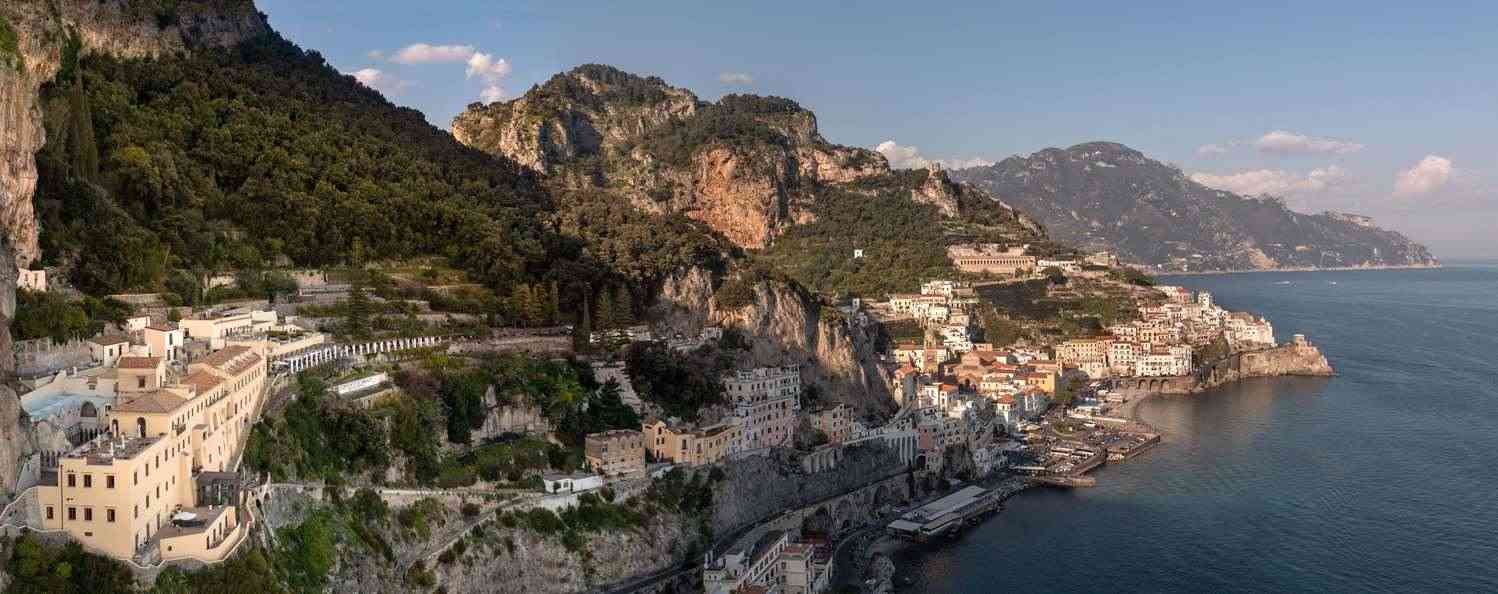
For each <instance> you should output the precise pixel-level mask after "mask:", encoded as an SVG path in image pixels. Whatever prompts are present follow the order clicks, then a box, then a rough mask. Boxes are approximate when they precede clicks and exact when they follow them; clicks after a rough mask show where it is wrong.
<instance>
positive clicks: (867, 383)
mask: <svg viewBox="0 0 1498 594" xmlns="http://www.w3.org/2000/svg"><path fill="white" fill-rule="evenodd" d="M656 308H657V310H656V313H657V314H658V315H660V316H661V319H663V320H665V321H666V322H667V323H668V324H670V325H674V326H676V327H679V328H682V329H684V330H688V331H695V330H696V329H698V328H701V327H702V326H703V325H716V326H720V327H723V328H736V329H738V330H739V331H741V332H743V333H744V334H745V335H746V336H748V337H749V338H751V339H752V343H753V348H752V359H753V364H755V365H758V366H774V365H797V366H800V367H801V369H802V381H804V382H806V383H808V384H814V385H816V386H817V387H819V388H820V389H821V390H822V394H823V396H824V397H825V398H828V399H830V400H832V401H837V402H846V403H848V404H849V405H851V406H853V407H855V408H857V409H859V410H860V411H862V412H865V413H888V412H890V411H892V410H893V409H894V407H895V404H894V399H893V396H892V395H891V394H890V391H889V384H888V382H887V380H886V378H888V377H889V373H888V370H886V369H884V368H883V367H882V364H881V363H880V361H879V357H878V353H877V352H876V350H875V346H876V340H877V338H878V333H879V329H878V326H877V324H876V323H875V322H867V323H859V322H858V321H856V320H847V319H844V318H843V316H842V312H839V311H837V310H835V309H833V308H830V307H823V306H821V305H820V304H819V303H817V302H816V301H815V300H814V299H812V298H811V297H810V296H808V295H805V294H803V293H801V292H799V291H797V290H795V289H794V288H793V287H791V286H790V285H788V284H786V283H784V282H781V281H775V280H765V281H761V282H759V283H758V284H757V285H756V286H755V287H754V301H753V302H752V303H750V304H748V305H745V306H743V307H740V308H734V309H730V308H724V307H719V306H718V304H717V303H716V300H714V299H713V287H712V279H711V275H710V274H708V273H707V272H706V271H704V270H702V269H700V268H697V269H692V270H689V271H685V272H683V273H681V274H678V275H676V276H673V277H671V278H669V279H667V280H666V281H665V282H664V283H663V284H662V289H661V294H660V299H659V301H658V303H657V305H656Z"/></svg>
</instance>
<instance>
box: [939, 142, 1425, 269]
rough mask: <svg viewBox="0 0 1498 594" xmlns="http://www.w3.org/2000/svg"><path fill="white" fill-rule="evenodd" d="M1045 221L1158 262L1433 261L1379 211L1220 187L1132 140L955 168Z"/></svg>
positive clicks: (1055, 231)
mask: <svg viewBox="0 0 1498 594" xmlns="http://www.w3.org/2000/svg"><path fill="white" fill-rule="evenodd" d="M951 176H952V178H953V179H955V180H957V181H961V182H966V183H970V184H972V185H974V186H977V187H979V188H981V189H983V190H986V191H987V192H988V193H990V194H992V195H993V196H994V197H996V198H998V199H999V200H1002V201H1004V202H1005V203H1006V204H1009V205H1012V206H1014V207H1015V208H1017V209H1019V210H1021V211H1022V212H1024V213H1026V214H1028V215H1030V216H1031V217H1033V218H1034V219H1036V220H1038V221H1039V222H1040V223H1041V224H1043V225H1045V227H1046V229H1047V232H1048V234H1049V235H1050V237H1051V238H1052V239H1054V240H1056V241H1061V242H1065V243H1071V244H1074V245H1077V246H1079V247H1083V248H1087V249H1093V250H1112V251H1114V252H1116V253H1117V254H1118V255H1119V257H1120V258H1122V259H1124V260H1125V261H1129V262H1134V263H1138V264H1144V265H1148V266H1150V267H1153V268H1156V269H1160V270H1190V271H1197V270H1202V271H1206V270H1270V269H1277V268H1332V267H1380V266H1432V265H1437V264H1439V262H1438V261H1437V260H1436V259H1435V257H1434V256H1432V255H1431V254H1430V251H1429V250H1427V249H1426V248H1425V246H1423V245H1420V244H1418V243H1415V242H1414V241H1411V240H1410V239H1409V238H1407V237H1405V236H1404V235H1401V234H1399V233H1398V232H1395V231H1390V230H1386V229H1382V228H1379V227H1378V226H1376V225H1375V224H1374V222H1373V219H1371V218H1369V217H1366V216H1361V215H1355V214H1346V213H1337V212H1323V213H1320V214H1314V215H1308V214H1302V213H1297V212H1294V211H1292V210H1290V209H1289V208H1287V207H1286V206H1285V203H1284V202H1283V201H1281V200H1280V199H1278V198H1273V197H1246V196H1239V195H1237V194H1234V193H1232V192H1226V191H1222V190H1216V189H1212V188H1209V187H1206V186H1203V185H1201V184H1199V183H1196V182H1194V181H1192V180H1191V179H1189V178H1188V177H1186V175H1185V174H1184V173H1183V172H1181V170H1180V169H1177V168H1175V167H1172V166H1170V165H1167V164H1165V163H1161V162H1159V161H1156V160H1154V159H1151V158H1149V157H1147V156H1145V155H1144V154H1143V153H1141V152H1139V151H1137V150H1134V149H1131V148H1129V147H1127V146H1124V145H1121V144H1117V143H1112V142H1089V143H1084V144H1079V145H1076V146H1073V147H1071V148H1067V149H1057V148H1048V149H1045V150H1042V151H1039V152H1036V153H1034V154H1031V155H1030V156H1028V157H1019V156H1016V157H1010V158H1008V159H1005V160H1003V161H1000V162H998V163H995V164H993V165H990V166H986V167H973V168H969V169H962V170H957V171H953V172H951Z"/></svg>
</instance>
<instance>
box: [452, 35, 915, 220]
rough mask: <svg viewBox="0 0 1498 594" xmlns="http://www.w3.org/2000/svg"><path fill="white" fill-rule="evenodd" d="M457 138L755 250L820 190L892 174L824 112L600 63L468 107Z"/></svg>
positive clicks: (801, 214) (799, 215)
mask: <svg viewBox="0 0 1498 594" xmlns="http://www.w3.org/2000/svg"><path fill="white" fill-rule="evenodd" d="M453 136H454V137H455V138H457V139H458V141H459V142H462V143H464V144H467V145H469V146H473V147H476V148H479V149H481V150H484V151H487V152H489V153H492V154H497V155H504V156H507V157H510V158H511V159H514V160H515V161H518V162H520V163H522V164H524V165H526V166H529V167H531V168H533V169H536V170H538V171H541V172H544V173H547V174H549V175H551V177H552V179H554V180H556V181H557V182H559V183H561V184H563V185H565V186H569V187H574V188H575V187H601V188H607V189H610V190H613V191H615V192H617V193H618V194H619V195H620V196H621V197H623V198H625V199H627V200H629V201H630V202H631V203H633V204H634V205H635V206H636V207H638V208H640V209H642V210H645V211H648V212H656V213H682V214H685V215H686V216H688V217H691V218H693V219H695V220H698V221H701V222H703V223H706V224H707V225H709V226H711V227H712V228H713V229H715V230H717V231H718V232H720V233H722V234H723V235H724V236H725V237H727V238H728V239H730V240H732V241H733V242H734V243H735V244H738V245H740V246H743V247H751V248H761V247H765V246H766V245H768V244H769V243H770V242H771V241H772V240H773V239H774V237H775V236H776V235H777V234H778V233H779V232H780V231H781V230H783V229H784V228H785V227H787V226H789V225H794V224H799V223H805V222H808V221H810V220H813V219H814V215H812V213H811V211H810V209H809V207H808V205H809V204H810V203H811V202H812V201H814V200H815V196H816V192H817V189H818V188H819V187H820V186H822V185H824V184H838V183H848V182H853V181H856V180H859V179H863V178H866V177H870V176H877V175H880V174H883V173H887V172H888V171H889V167H888V164H887V163H886V162H885V160H884V158H883V157H881V156H879V155H878V154H877V153H874V152H872V151H868V150H864V149H858V148H851V147H845V146H837V145H833V144H831V143H828V142H827V141H826V140H824V139H823V138H822V136H821V135H820V134H819V133H818V131H817V122H816V116H815V115H813V114H812V113H811V112H810V111H807V110H805V109H802V108H801V107H800V106H799V105H796V104H795V103H794V102H791V101H788V100H785V99H778V98H764V97H752V96H740V95H730V96H728V97H725V98H724V99H723V100H721V101H719V102H718V103H708V102H703V101H700V100H699V99H698V98H697V97H696V95H693V94H692V93H691V91H688V90H686V89H681V88H677V87H672V86H669V85H667V84H666V83H665V82H664V81H661V80H660V79H659V78H655V77H650V78H644V77H639V76H635V75H632V74H628V73H624V72H621V71H619V70H616V69H614V68H610V67H607V66H598V65H587V66H581V67H578V68H576V69H574V70H572V71H570V72H567V73H564V74H559V75H557V76H555V77H553V78H552V79H551V80H550V81H547V82H546V84H544V85H541V86H538V87H536V88H534V89H532V90H531V91H530V92H528V93H526V94H525V95H524V96H523V97H520V98H518V99H515V100H513V101H509V102H503V103H491V104H488V105H481V104H473V105H470V106H469V107H468V109H467V110H466V111H464V112H463V113H462V114H459V115H458V116H457V118H455V119H454V120H453Z"/></svg>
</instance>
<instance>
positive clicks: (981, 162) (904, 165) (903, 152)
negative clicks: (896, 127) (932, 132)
mask: <svg viewBox="0 0 1498 594" xmlns="http://www.w3.org/2000/svg"><path fill="white" fill-rule="evenodd" d="M874 151H875V152H877V153H879V154H881V155H884V158H885V159H888V160H889V166H890V168H891V169H921V168H924V167H926V166H927V165H930V164H932V163H935V164H937V165H941V166H942V168H944V169H966V168H968V167H986V166H988V165H993V161H990V160H988V159H982V158H976V157H974V158H968V159H927V158H925V157H922V156H921V150H920V149H919V148H916V147H913V146H901V145H900V144H899V143H897V142H895V141H893V140H886V141H884V142H881V143H879V146H876V147H874Z"/></svg>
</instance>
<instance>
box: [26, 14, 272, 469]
mask: <svg viewBox="0 0 1498 594" xmlns="http://www.w3.org/2000/svg"><path fill="white" fill-rule="evenodd" d="M152 4H153V7H151V8H147V7H143V6H142V3H131V2H127V1H123V0H7V1H6V2H0V21H3V23H0V24H3V25H4V27H3V28H4V29H7V30H9V31H10V32H12V33H14V35H15V37H16V42H17V53H16V55H15V56H0V235H3V236H4V239H5V240H4V241H3V242H0V243H3V246H0V251H3V252H4V254H3V256H0V353H6V355H5V356H0V383H3V382H4V381H8V380H9V379H11V376H12V371H13V370H12V369H11V367H12V364H13V360H12V358H11V357H10V356H9V354H8V353H10V351H11V348H10V344H11V342H10V333H9V328H10V320H11V318H12V317H13V316H14V314H15V290H16V278H15V275H16V267H17V266H25V265H27V264H28V263H30V262H31V261H32V260H34V259H36V258H37V257H38V255H39V253H38V242H37V233H38V228H37V221H36V217H35V215H34V214H33V213H34V211H33V209H32V194H33V193H34V192H35V190H36V180H37V171H36V159H35V155H36V152H37V151H38V150H41V148H42V145H43V144H45V142H46V136H45V132H44V129H43V127H42V109H41V106H40V103H39V99H38V92H39V90H40V89H41V87H42V85H43V84H46V83H47V82H48V81H50V80H52V78H53V77H55V76H56V75H57V73H58V71H59V70H60V69H61V68H62V67H63V64H64V62H66V61H68V60H71V59H76V55H77V54H87V53H94V52H100V53H108V54H112V55H116V56H125V57H138V56H154V55H159V54H162V53H166V52H176V51H184V50H191V49H192V48H195V47H205V46H226V45H232V44H234V43H238V42H239V41H240V40H243V39H246V38H249V37H252V36H255V35H260V34H262V33H264V32H265V31H267V28H266V24H265V20H264V18H263V17H262V16H261V15H260V14H259V13H258V12H257V11H256V10H255V5H254V3H253V2H251V0H200V1H196V2H180V3H176V7H175V8H171V9H167V8H156V7H154V3H152ZM70 47H71V48H75V49H70ZM69 54H73V55H71V56H70V55H69ZM20 412H21V407H20V402H19V400H18V399H17V398H16V396H15V393H14V391H13V390H12V389H11V388H10V387H7V386H3V385H0V481H3V482H0V486H3V487H4V488H7V489H8V488H10V487H12V486H14V485H15V481H16V477H17V473H18V469H19V462H20V460H21V459H22V458H23V457H24V456H26V455H28V454H29V453H30V451H31V446H30V441H31V437H30V436H29V435H27V434H26V432H25V431H23V430H22V429H21V427H20V425H19V418H20Z"/></svg>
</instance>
